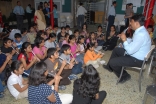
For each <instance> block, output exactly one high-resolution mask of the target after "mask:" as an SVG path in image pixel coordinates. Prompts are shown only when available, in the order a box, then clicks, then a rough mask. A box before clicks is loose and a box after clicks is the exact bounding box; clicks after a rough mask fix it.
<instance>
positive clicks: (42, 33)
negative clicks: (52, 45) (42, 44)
mask: <svg viewBox="0 0 156 104" xmlns="http://www.w3.org/2000/svg"><path fill="white" fill-rule="evenodd" d="M38 37H42V38H44V40H46V39H47V33H46V32H43V31H42V30H39V31H38V32H37V34H36V38H38Z"/></svg>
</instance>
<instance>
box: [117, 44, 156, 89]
mask: <svg viewBox="0 0 156 104" xmlns="http://www.w3.org/2000/svg"><path fill="white" fill-rule="evenodd" d="M154 48H155V45H152V46H151V49H150V51H149V52H148V53H147V54H146V56H145V57H144V61H143V63H142V66H141V67H129V68H133V69H136V70H139V71H140V75H139V83H138V84H139V91H140V92H141V78H142V72H143V70H144V69H145V68H146V62H147V61H148V59H149V57H150V56H151V54H152V51H153V50H154ZM125 68H127V67H126V66H123V67H122V70H121V73H120V77H119V78H118V81H117V84H118V83H119V81H120V79H121V77H122V74H123V70H124V69H125Z"/></svg>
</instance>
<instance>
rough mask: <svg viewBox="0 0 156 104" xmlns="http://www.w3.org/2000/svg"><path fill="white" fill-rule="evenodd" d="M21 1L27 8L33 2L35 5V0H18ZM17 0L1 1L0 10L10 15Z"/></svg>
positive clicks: (7, 15)
mask: <svg viewBox="0 0 156 104" xmlns="http://www.w3.org/2000/svg"><path fill="white" fill-rule="evenodd" d="M18 1H20V2H21V5H22V7H23V8H24V9H25V8H26V7H27V5H28V4H31V5H32V7H34V0H18ZM16 4H17V0H12V2H7V1H0V10H1V11H2V14H3V15H5V16H6V17H9V15H10V13H11V12H12V10H13V8H14V7H15V6H16Z"/></svg>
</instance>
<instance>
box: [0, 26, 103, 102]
mask: <svg viewBox="0 0 156 104" xmlns="http://www.w3.org/2000/svg"><path fill="white" fill-rule="evenodd" d="M4 29H5V30H9V28H8V27H6V28H4ZM4 32H5V31H4ZM8 34H9V35H8V37H5V38H3V46H2V47H1V50H0V59H1V60H2V61H1V63H0V65H1V67H0V68H1V69H0V76H1V78H0V97H3V96H4V93H3V92H4V87H5V86H4V85H3V84H2V81H6V84H7V87H8V89H9V91H10V93H11V94H12V95H13V96H14V97H15V98H16V99H21V98H24V97H28V99H29V102H30V103H31V104H33V103H35V102H38V101H41V100H44V101H45V102H69V103H70V102H71V101H72V95H70V94H66V95H63V94H58V93H57V91H58V89H60V90H64V89H66V85H69V84H71V80H74V79H77V78H78V77H77V74H79V73H82V72H83V70H85V69H84V66H88V65H90V64H92V65H93V66H94V68H98V67H99V65H100V64H104V63H105V61H104V60H101V58H102V57H103V55H104V54H103V53H102V52H100V51H99V50H101V49H102V48H101V47H102V45H103V43H104V37H105V35H104V33H103V32H102V27H101V26H99V27H98V31H97V32H90V33H88V31H87V25H86V24H84V25H83V26H82V31H81V32H80V31H79V30H75V31H74V32H73V33H72V31H71V30H70V27H69V26H66V27H61V30H58V27H57V26H54V29H52V28H51V26H49V27H47V28H46V29H45V31H38V30H37V28H36V25H33V26H31V27H30V29H29V31H27V30H26V29H25V28H23V29H22V30H21V32H20V31H19V30H18V29H15V28H14V29H11V30H10V32H9V33H8ZM22 76H23V77H28V76H29V77H28V78H29V79H28V80H25V79H23V78H22ZM47 84H48V85H50V86H52V85H53V87H52V88H49V86H47ZM40 88H42V89H43V91H39V92H38V90H40ZM28 89H29V90H28ZM50 89H52V90H50ZM36 93H38V94H39V95H36ZM51 93H53V94H52V95H50V94H51ZM34 94H35V95H34ZM40 94H43V95H44V96H48V97H47V98H48V99H45V98H44V97H42V98H41V99H38V98H39V96H40ZM54 96H55V99H54ZM61 96H62V97H61ZM63 96H66V97H68V101H67V99H64V97H63ZM35 100H36V101H35ZM64 104H68V103H64Z"/></svg>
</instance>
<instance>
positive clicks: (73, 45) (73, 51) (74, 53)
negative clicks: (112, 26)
mask: <svg viewBox="0 0 156 104" xmlns="http://www.w3.org/2000/svg"><path fill="white" fill-rule="evenodd" d="M68 42H69V45H70V47H71V56H72V58H76V60H77V61H78V62H81V63H82V64H83V58H82V57H79V55H80V47H79V46H78V45H77V43H76V42H75V36H74V35H70V36H69V40H68Z"/></svg>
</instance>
